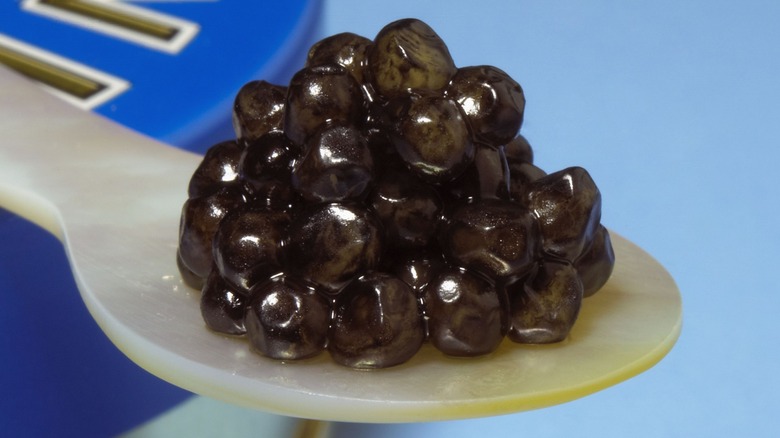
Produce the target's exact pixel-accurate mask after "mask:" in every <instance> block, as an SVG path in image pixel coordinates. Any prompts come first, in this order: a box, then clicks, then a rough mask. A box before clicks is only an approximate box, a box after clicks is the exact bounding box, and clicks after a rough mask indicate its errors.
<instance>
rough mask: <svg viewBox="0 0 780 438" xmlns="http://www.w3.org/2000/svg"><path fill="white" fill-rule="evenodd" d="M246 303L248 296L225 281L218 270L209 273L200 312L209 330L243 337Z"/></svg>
mask: <svg viewBox="0 0 780 438" xmlns="http://www.w3.org/2000/svg"><path fill="white" fill-rule="evenodd" d="M246 303H247V298H246V295H244V293H242V292H241V291H240V290H238V288H236V287H235V286H233V285H232V284H230V283H228V282H227V281H225V279H223V278H222V276H221V275H219V271H218V270H217V269H213V270H212V271H211V273H209V275H208V278H207V280H206V283H205V284H204V285H203V290H202V291H201V297H200V312H201V315H202V316H203V321H204V322H205V323H206V326H208V328H210V329H211V330H214V331H215V332H218V333H224V334H228V335H243V334H244V333H246V328H245V326H244V311H245V309H246Z"/></svg>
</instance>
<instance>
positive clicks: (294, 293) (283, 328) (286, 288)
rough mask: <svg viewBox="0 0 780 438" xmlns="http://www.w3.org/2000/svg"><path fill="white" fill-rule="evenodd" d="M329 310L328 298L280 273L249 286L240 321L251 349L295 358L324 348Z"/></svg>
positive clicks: (280, 356)
mask: <svg viewBox="0 0 780 438" xmlns="http://www.w3.org/2000/svg"><path fill="white" fill-rule="evenodd" d="M330 313H331V310H330V302H329V300H327V299H326V298H324V297H323V296H322V295H321V294H319V293H318V292H317V291H316V290H314V289H313V288H312V287H310V286H308V285H306V284H305V283H303V282H301V281H298V280H296V279H294V278H291V277H289V276H287V275H285V274H280V275H278V276H275V277H274V278H271V279H269V280H266V281H265V282H262V283H259V284H257V285H255V286H254V287H253V288H252V290H251V291H250V300H249V304H248V305H247V308H246V315H245V319H244V324H245V326H246V331H247V337H248V338H249V342H250V343H251V345H252V348H253V349H254V350H255V351H257V352H259V353H260V354H262V355H263V356H267V357H270V358H273V359H281V360H298V359H305V358H309V357H312V356H316V355H317V354H319V353H320V352H322V351H323V350H324V349H325V344H326V343H327V340H328V326H329V325H330Z"/></svg>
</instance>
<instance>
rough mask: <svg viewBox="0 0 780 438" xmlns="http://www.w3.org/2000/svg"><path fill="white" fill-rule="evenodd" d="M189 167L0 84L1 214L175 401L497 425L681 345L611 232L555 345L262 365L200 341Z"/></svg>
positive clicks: (188, 156)
mask: <svg viewBox="0 0 780 438" xmlns="http://www.w3.org/2000/svg"><path fill="white" fill-rule="evenodd" d="M200 159H201V157H200V156H198V155H195V154H192V153H189V152H185V151H182V150H179V149H176V148H173V147H170V146H167V145H164V144H161V143H158V142H156V141H154V140H152V139H149V138H146V137H144V136H142V135H140V134H138V133H136V132H133V131H131V130H129V129H127V128H124V127H122V126H119V125H117V124H115V123H113V122H110V121H108V120H106V119H104V118H101V117H100V116H96V115H94V114H91V113H88V112H84V111H81V110H78V109H76V108H73V107H71V106H69V105H68V104H66V103H64V102H61V101H59V100H57V99H55V98H52V97H51V96H50V95H48V94H47V93H45V92H44V91H42V90H41V89H40V88H39V87H38V86H36V85H34V84H32V83H30V82H29V81H27V80H26V79H24V78H21V77H18V76H16V75H15V74H13V73H11V72H9V71H7V70H4V69H1V70H0V206H2V207H5V208H7V209H9V210H11V211H14V212H16V213H17V214H19V215H21V216H23V217H25V218H27V219H29V220H31V221H33V222H35V223H37V224H38V225H40V226H41V227H43V228H45V229H46V230H48V231H50V232H52V233H53V234H55V235H56V236H58V237H59V239H60V240H61V241H62V242H63V245H64V246H65V248H66V253H67V256H68V259H69V261H70V264H71V268H72V271H73V275H74V278H75V280H76V283H77V285H78V288H79V291H80V293H81V296H82V299H83V301H84V303H85V305H86V306H87V308H88V309H89V312H90V313H91V315H92V316H93V318H94V319H95V320H96V321H97V323H98V325H99V326H100V328H101V329H102V330H103V331H104V332H105V334H106V335H107V336H108V337H109V338H110V339H111V341H112V342H113V343H114V344H115V345H116V346H117V347H118V348H119V349H120V350H121V351H122V352H124V354H126V355H127V356H128V357H129V358H130V359H131V360H133V361H134V362H136V363H137V364H138V365H140V366H141V367H143V368H145V369H146V370H148V371H149V372H151V373H152V374H154V375H156V376H158V377H160V378H161V379H164V380H166V381H168V382H170V383H173V384H175V385H178V386H180V387H182V388H184V389H187V390H189V391H192V392H195V393H198V394H201V395H204V396H207V397H211V398H215V399H220V400H224V401H227V402H230V403H233V404H236V405H241V406H245V407H251V408H256V409H260V410H264V411H268V412H272V413H277V414H282V415H287V416H293V417H302V418H309V419H318V420H328V421H350V422H382V423H389V422H415V421H435V420H449V419H461V418H472V417H481V416H491V415H500V414H506V413H511V412H518V411H523V410H529V409H537V408H542V407H546V406H551V405H554V404H558V403H563V402H566V401H570V400H573V399H576V398H579V397H583V396H585V395H588V394H591V393H593V392H596V391H599V390H601V389H604V388H606V387H609V386H611V385H614V384H616V383H619V382H621V381H623V380H626V379H628V378H631V377H633V376H635V375H637V374H639V373H641V372H643V371H645V370H647V369H649V368H650V367H652V366H653V365H654V364H656V363H657V362H658V361H659V360H661V359H662V358H663V357H664V356H665V355H666V354H667V353H668V352H669V350H670V349H671V348H672V346H673V345H674V343H675V342H676V340H677V338H678V336H679V334H680V330H681V325H682V305H681V298H680V294H679V291H678V289H677V287H676V285H675V283H674V281H673V279H672V278H671V277H670V275H669V274H668V273H667V272H666V271H665V270H664V268H663V267H662V266H661V265H660V264H659V263H658V262H656V261H655V260H654V259H653V258H652V257H651V256H650V255H648V254H647V253H646V252H644V251H643V250H642V249H640V248H639V247H637V246H636V245H634V244H632V243H631V242H629V241H628V240H626V239H625V238H623V237H621V236H619V235H616V234H615V233H614V232H613V233H612V240H613V245H614V249H615V253H616V260H617V263H616V266H615V269H614V272H613V275H612V277H611V279H610V281H609V282H608V284H607V285H606V286H605V287H604V288H603V289H602V290H601V291H599V292H598V293H597V294H596V295H594V296H593V297H590V298H587V299H586V300H585V301H584V303H583V307H582V310H581V313H580V317H579V319H578V321H577V323H576V325H575V327H574V329H573V330H572V332H571V334H570V336H569V338H568V339H567V340H566V341H564V342H562V343H559V344H555V345H545V346H527V345H519V344H514V343H511V342H510V341H505V342H504V343H503V344H502V345H501V346H500V347H499V349H498V350H497V351H495V352H494V353H492V354H491V355H489V356H486V357H481V358H471V359H456V358H449V357H446V356H444V355H442V354H440V353H438V352H437V351H435V350H434V349H433V347H431V346H429V345H425V346H424V347H423V349H422V350H421V351H420V352H419V353H418V354H417V355H416V356H415V357H413V358H412V359H411V360H410V361H409V362H407V363H405V364H403V365H400V366H397V367H392V368H388V369H383V370H377V371H356V370H353V369H350V368H346V367H343V366H339V365H337V364H335V363H334V362H332V361H331V360H330V357H329V356H328V355H327V354H322V355H320V356H318V357H316V358H313V359H309V360H304V361H300V362H279V361H274V360H270V359H266V358H264V357H261V356H260V355H257V354H254V353H252V352H251V351H250V349H249V344H248V343H247V342H245V341H244V340H243V339H240V338H233V337H227V336H222V335H218V334H215V333H213V332H211V331H209V330H208V329H207V328H206V327H205V325H204V323H203V320H202V318H201V316H200V310H199V292H198V291H196V290H193V289H190V288H188V287H187V286H186V285H185V284H184V283H183V281H182V279H181V277H180V275H179V272H178V269H177V267H176V248H177V243H178V226H179V216H180V214H181V206H182V204H183V202H184V200H185V199H186V195H187V194H186V190H187V184H188V181H189V179H190V176H191V175H192V173H193V171H194V170H195V168H196V167H197V165H198V163H199V162H200ZM86 360H88V359H86Z"/></svg>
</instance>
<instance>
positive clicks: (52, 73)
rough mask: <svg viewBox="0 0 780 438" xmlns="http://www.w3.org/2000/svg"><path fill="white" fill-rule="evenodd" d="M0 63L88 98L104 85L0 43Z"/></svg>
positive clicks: (67, 91)
mask: <svg viewBox="0 0 780 438" xmlns="http://www.w3.org/2000/svg"><path fill="white" fill-rule="evenodd" d="M0 63H3V64H6V65H7V66H9V67H11V68H12V69H14V70H16V71H18V72H19V73H21V74H23V75H25V76H28V77H29V78H31V79H34V80H36V81H39V82H41V83H44V84H46V85H48V86H50V87H53V88H56V89H58V90H60V91H63V92H65V93H68V94H70V95H73V96H76V97H78V98H80V99H88V98H89V97H91V96H93V95H95V94H97V93H98V92H100V91H101V90H103V89H104V88H106V86H105V85H104V84H101V83H99V82H95V81H93V80H91V79H89V78H85V77H84V76H81V75H78V74H76V73H73V72H71V71H68V70H65V69H63V68H60V67H56V66H54V65H51V64H49V63H46V62H44V61H41V60H39V59H36V58H33V57H31V56H29V55H25V54H23V53H20V52H17V51H15V50H12V49H10V48H8V47H4V46H2V45H0Z"/></svg>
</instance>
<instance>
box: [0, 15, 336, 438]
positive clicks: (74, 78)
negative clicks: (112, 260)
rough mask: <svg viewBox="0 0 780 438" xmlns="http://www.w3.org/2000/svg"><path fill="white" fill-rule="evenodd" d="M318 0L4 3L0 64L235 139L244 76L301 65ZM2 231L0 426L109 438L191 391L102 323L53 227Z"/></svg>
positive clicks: (161, 123)
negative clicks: (113, 337)
mask: <svg viewBox="0 0 780 438" xmlns="http://www.w3.org/2000/svg"><path fill="white" fill-rule="evenodd" d="M320 3H321V2H320V1H318V0H287V1H276V2H270V1H258V2H235V1H233V2H231V1H219V2H218V1H206V0H200V1H198V0H193V1H176V2H173V1H165V0H160V1H157V2H130V1H107V0H68V1H62V0H19V1H3V2H0V62H5V63H8V64H13V65H14V66H15V67H16V68H17V69H22V70H25V73H26V74H28V75H33V76H35V75H39V76H40V75H42V76H43V78H41V80H42V81H43V82H45V83H46V84H48V85H44V86H46V87H47V88H49V89H50V90H51V91H52V92H53V93H55V94H58V95H60V96H62V97H63V98H65V99H67V100H70V101H72V102H73V103H74V104H76V105H78V106H81V107H82V108H85V109H88V110H92V111H95V112H97V113H100V114H103V115H105V116H107V117H109V118H111V119H114V120H116V121H118V122H120V123H122V124H123V125H126V126H128V127H131V128H133V129H135V130H137V131H140V132H142V133H144V134H147V135H149V136H151V137H154V138H157V139H159V140H162V141H164V142H166V143H169V144H172V145H175V146H178V147H181V148H185V149H189V150H192V151H196V152H205V150H206V149H207V148H208V147H209V146H211V145H212V144H213V143H216V142H217V141H220V140H223V139H225V138H228V137H233V136H234V133H233V131H232V122H231V107H232V102H233V98H234V96H235V94H236V92H237V91H238V89H239V88H240V87H241V86H242V85H243V84H245V83H246V82H248V81H250V80H252V79H265V80H268V81H271V82H276V83H287V82H288V80H289V78H290V77H291V76H292V74H293V73H294V72H295V71H296V70H297V69H299V68H300V67H301V66H302V65H303V62H304V59H305V54H306V51H307V50H308V47H309V46H310V44H311V43H313V42H314V41H315V40H316V39H317V38H318V31H319V29H318V23H319V18H320V13H321V5H320ZM42 72H43V73H42ZM64 90H67V91H64ZM0 91H1V90H0ZM35 123H40V126H41V127H45V123H46V121H45V120H40V121H34V123H31V127H34V126H35ZM183 201H184V200H182V202H183ZM0 242H2V243H0V296H2V297H3V304H2V305H0V333H2V335H0V354H2V355H3V359H4V360H2V361H0V388H2V392H3V397H0V430H3V431H4V433H5V434H8V435H9V436H113V435H117V434H119V433H121V432H123V431H126V430H128V429H129V428H131V427H134V426H137V425H139V424H141V423H142V422H145V421H147V420H149V419H150V418H152V417H153V416H155V415H157V414H159V413H161V412H163V411H165V410H166V409H168V408H170V407H172V406H174V405H176V404H177V403H179V402H181V401H183V400H185V399H187V398H188V397H189V396H190V394H189V393H188V392H186V391H184V390H181V389H179V388H177V387H174V386H172V385H169V384H167V383H165V382H163V381H161V380H159V379H158V378H156V377H153V376H152V375H150V374H148V373H147V372H146V371H144V370H142V369H141V368H139V367H138V366H136V365H135V364H134V363H132V362H130V361H129V360H127V359H126V358H125V357H124V355H123V354H122V353H121V352H119V350H117V349H116V347H114V346H113V345H112V344H111V343H110V342H109V341H108V339H107V338H106V337H105V335H103V333H102V332H100V330H99V328H98V326H97V324H95V322H94V321H93V320H92V318H91V317H90V316H89V314H88V312H87V310H86V308H85V306H84V304H83V303H82V302H81V298H80V295H79V293H78V290H77V289H76V286H75V283H74V280H73V277H72V274H71V272H70V269H69V267H68V263H67V260H66V258H65V252H64V250H63V248H62V245H61V244H60V242H59V241H58V240H57V239H56V238H55V237H53V236H51V235H49V234H48V233H46V232H44V231H43V230H41V229H40V228H38V227H37V226H35V225H33V224H31V223H29V222H27V221H25V220H23V219H21V218H19V217H17V216H15V215H12V214H11V213H9V212H7V211H5V210H3V209H2V208H0Z"/></svg>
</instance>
